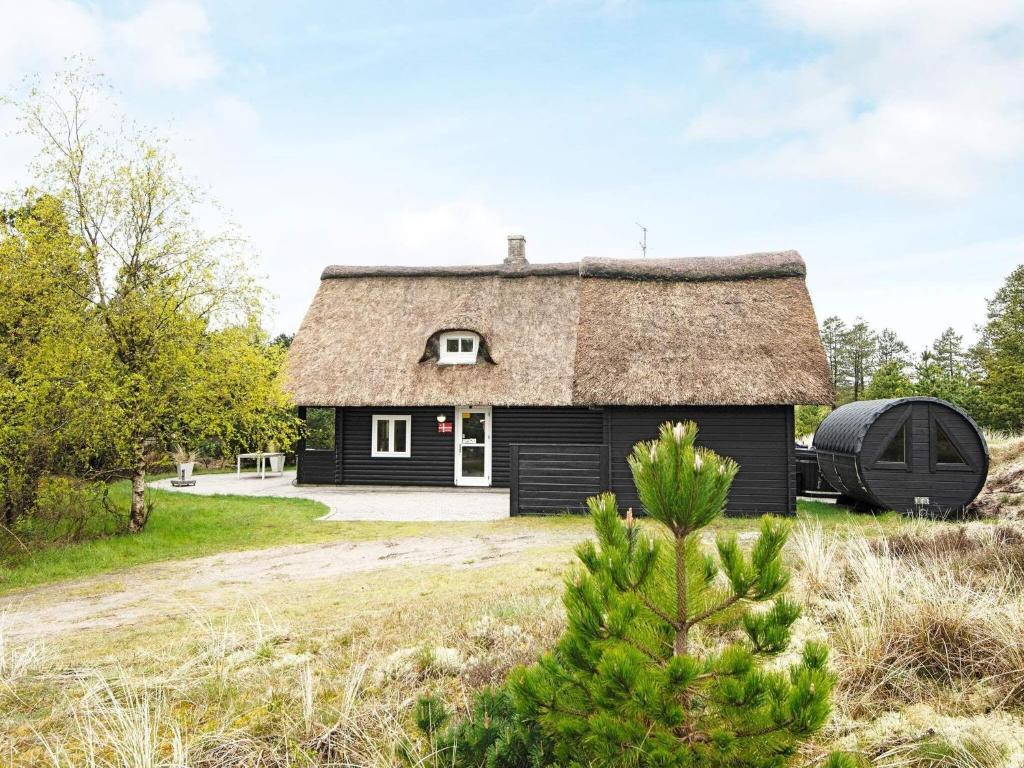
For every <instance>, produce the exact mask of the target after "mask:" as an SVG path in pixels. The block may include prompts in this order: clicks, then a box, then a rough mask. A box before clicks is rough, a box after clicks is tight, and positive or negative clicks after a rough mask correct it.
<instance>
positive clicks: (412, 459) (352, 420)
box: [341, 407, 455, 485]
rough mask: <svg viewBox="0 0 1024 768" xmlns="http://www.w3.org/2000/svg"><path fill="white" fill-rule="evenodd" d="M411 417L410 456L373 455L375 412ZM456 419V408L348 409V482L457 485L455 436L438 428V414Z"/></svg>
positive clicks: (344, 451) (344, 455)
mask: <svg viewBox="0 0 1024 768" xmlns="http://www.w3.org/2000/svg"><path fill="white" fill-rule="evenodd" d="M387 414H394V415H403V416H411V417H412V424H411V435H412V442H411V444H410V448H411V450H410V454H411V455H410V456H408V457H406V458H392V457H386V456H371V455H370V447H371V443H370V440H371V433H372V422H373V416H374V415H387ZM439 414H444V416H445V418H446V419H447V420H448V421H449V422H453V421H454V419H455V409H454V408H438V407H432V408H345V409H344V420H343V422H344V428H343V430H342V432H341V434H342V440H341V467H342V476H343V478H344V480H343V482H344V483H345V484H349V483H353V484H362V485H454V484H455V436H454V434H453V433H452V432H438V431H437V417H438V415H439Z"/></svg>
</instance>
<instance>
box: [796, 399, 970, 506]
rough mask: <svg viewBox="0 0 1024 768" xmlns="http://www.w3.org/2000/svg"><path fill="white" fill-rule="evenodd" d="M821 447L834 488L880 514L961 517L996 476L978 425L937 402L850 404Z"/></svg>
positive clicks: (832, 420) (831, 420)
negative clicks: (988, 479)
mask: <svg viewBox="0 0 1024 768" xmlns="http://www.w3.org/2000/svg"><path fill="white" fill-rule="evenodd" d="M814 447H815V449H816V450H817V452H818V466H819V468H820V469H821V472H822V474H823V475H824V477H825V479H826V480H827V481H828V483H829V484H830V485H831V486H832V487H833V488H835V489H836V490H837V491H839V492H840V493H841V494H843V495H845V496H848V497H850V498H852V499H855V500H857V501H859V502H861V503H863V504H865V505H867V506H870V507H874V508H878V509H894V510H898V511H903V512H924V513H928V514H932V515H948V514H956V513H958V512H961V511H962V510H963V509H964V507H966V506H967V505H968V504H970V503H971V501H973V500H974V498H975V496H977V495H978V492H979V491H980V490H981V488H982V486H983V485H984V484H985V478H986V477H987V475H988V464H989V457H988V445H987V443H986V442H985V437H984V436H983V435H982V433H981V430H980V429H979V428H978V425H977V424H975V423H974V420H973V419H971V417H970V416H968V415H967V414H966V413H965V412H964V411H962V410H961V409H960V408H958V407H957V406H955V405H953V404H952V403H948V402H946V401H945V400H938V399H936V398H932V397H904V398H897V399H892V400H862V401H859V402H855V403H849V404H847V405H844V406H842V407H840V408H837V409H836V410H835V411H833V412H832V413H831V414H830V415H829V416H828V418H826V419H825V421H823V422H822V423H821V426H819V427H818V431H817V432H816V433H815V435H814Z"/></svg>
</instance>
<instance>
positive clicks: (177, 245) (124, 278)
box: [17, 72, 269, 531]
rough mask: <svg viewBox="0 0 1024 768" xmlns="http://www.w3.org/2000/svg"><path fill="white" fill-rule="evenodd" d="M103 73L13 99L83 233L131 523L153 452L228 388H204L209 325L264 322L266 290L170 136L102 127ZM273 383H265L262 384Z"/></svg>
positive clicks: (56, 194)
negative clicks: (208, 215)
mask: <svg viewBox="0 0 1024 768" xmlns="http://www.w3.org/2000/svg"><path fill="white" fill-rule="evenodd" d="M105 95H106V94H105V90H104V87H103V83H102V81H100V80H98V79H96V78H93V77H90V76H89V75H86V74H83V73H82V72H72V73H70V74H67V75H64V76H62V77H60V78H59V79H58V80H57V81H56V82H55V83H54V85H53V86H52V87H48V88H38V87H37V88H33V89H32V90H31V91H30V92H29V93H28V95H27V97H26V98H25V99H24V100H23V101H21V102H18V103H17V107H18V109H19V113H20V117H21V122H22V127H23V129H24V131H25V132H26V133H27V134H28V135H30V136H32V137H34V138H35V139H37V140H38V142H39V144H40V154H39V156H38V159H37V161H36V162H35V164H34V165H33V168H32V170H33V173H34V176H35V179H36V183H37V184H38V186H39V187H40V188H42V189H45V190H46V191H47V192H48V193H49V194H50V195H51V196H52V197H53V198H54V199H55V200H57V201H58V202H59V204H60V205H61V207H62V209H63V213H64V217H65V219H66V221H67V224H68V227H69V229H70V234H71V236H72V237H73V238H74V239H75V241H76V242H77V243H78V248H79V251H80V255H81V261H82V284H81V285H79V286H75V287H74V290H75V291H76V295H77V296H78V298H79V299H80V300H81V301H82V302H83V303H84V304H85V305H86V307H87V310H86V311H87V312H88V313H89V314H90V316H91V317H92V318H93V319H94V321H95V326H96V327H97V328H98V329H99V330H100V333H101V337H102V343H103V344H105V345H106V346H107V347H108V349H109V352H110V355H111V360H112V365H111V369H110V377H111V378H112V385H113V391H114V392H115V393H116V394H115V396H114V400H115V402H114V403H113V406H114V407H115V408H116V409H117V411H118V413H119V415H120V418H119V430H118V433H117V435H116V440H115V444H114V445H112V446H111V450H112V451H113V452H114V453H115V454H116V455H117V457H118V460H119V461H120V463H121V465H122V468H123V470H124V472H125V474H126V475H127V476H128V477H130V479H131V488H132V491H131V509H130V521H129V527H130V530H132V531H139V530H141V529H142V528H143V527H144V526H145V523H146V516H147V512H146V504H145V479H146V472H147V469H148V468H149V466H150V464H151V462H152V460H153V459H154V458H155V457H156V456H158V455H160V456H161V458H162V455H161V454H159V453H158V452H159V451H160V450H161V448H162V447H163V446H164V445H166V443H167V442H168V441H169V440H172V439H175V438H176V437H178V436H180V435H178V434H176V432H180V431H181V429H182V420H183V417H182V413H183V412H186V414H188V412H189V409H193V410H192V411H191V413H190V414H188V420H189V421H190V422H191V423H193V424H194V423H197V422H201V421H203V420H204V418H205V417H206V416H216V411H215V410H211V409H210V408H206V409H205V410H204V412H203V413H204V415H203V416H202V417H201V416H200V415H199V414H198V413H197V412H196V411H195V410H194V409H195V408H197V407H198V403H199V402H200V401H205V402H207V403H210V402H216V401H217V400H218V399H220V400H221V401H223V400H224V398H218V397H216V396H213V397H211V396H210V393H209V392H205V391H200V389H199V387H200V386H201V383H202V382H203V381H208V380H210V377H209V376H207V375H204V374H203V366H204V364H205V363H206V362H207V361H208V356H207V353H208V352H209V349H210V333H211V332H215V331H216V330H217V329H218V328H227V327H246V328H252V329H255V328H257V327H258V324H259V320H260V314H261V292H260V290H259V289H258V287H257V285H256V283H255V282H254V281H253V279H252V278H251V277H250V276H249V273H248V271H247V270H246V269H245V265H244V262H243V258H242V257H243V253H244V248H243V246H244V243H243V242H242V241H241V239H240V238H239V237H237V236H236V235H234V234H233V233H232V232H230V231H223V232H215V233H210V232H208V231H206V229H205V228H204V227H202V226H200V224H199V222H198V221H197V217H198V212H199V211H201V210H205V208H204V207H206V206H209V201H208V200H207V199H206V198H205V197H204V195H203V194H202V193H201V192H200V190H199V189H198V188H197V187H196V185H195V184H193V183H192V182H190V181H189V180H188V179H187V178H186V177H185V175H184V174H183V172H182V170H181V169H180V168H179V166H178V165H177V163H176V161H175V159H174V157H173V156H172V154H171V153H170V152H169V151H168V148H167V146H166V144H165V142H164V141H162V140H161V139H159V138H154V137H153V136H151V135H150V134H149V133H147V132H143V131H140V130H139V129H137V128H135V127H133V126H131V125H130V124H128V123H127V122H126V121H123V120H121V121H120V122H119V123H118V125H117V126H116V127H115V128H107V127H105V126H107V125H109V124H110V121H109V120H103V119H101V117H102V116H101V114H100V110H99V108H98V105H101V104H104V103H105V101H104V97H105ZM267 391H268V392H269V390H267Z"/></svg>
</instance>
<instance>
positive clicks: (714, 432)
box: [299, 406, 796, 515]
mask: <svg viewBox="0 0 1024 768" xmlns="http://www.w3.org/2000/svg"><path fill="white" fill-rule="evenodd" d="M374 414H403V415H405V414H407V415H410V416H412V455H411V456H410V457H409V458H373V457H371V456H370V431H371V418H372V416H373V415H374ZM438 414H444V415H445V416H446V417H447V419H448V420H453V419H454V416H455V409H454V408H442V407H430V408H422V407H419V408H393V407H386V408H385V407H382V408H344V409H342V408H339V409H337V416H336V418H337V425H338V428H337V435H338V438H339V439H338V441H337V442H338V451H337V455H336V456H335V457H334V459H333V460H332V458H331V453H330V452H323V451H305V450H302V446H301V445H300V451H299V482H302V483H345V484H349V483H351V484H374V485H425V486H451V485H453V484H454V479H455V436H454V434H453V433H450V432H449V433H440V432H438V431H437V415H438ZM685 419H692V420H694V421H696V422H697V425H698V426H699V427H700V434H699V437H698V441H699V443H700V444H702V445H705V446H707V447H709V448H712V449H714V450H715V451H718V452H719V453H721V454H723V455H726V456H731V457H732V458H734V459H735V460H736V461H738V462H739V463H740V472H739V474H738V476H737V478H736V481H735V483H734V484H733V490H732V493H731V494H730V497H729V505H728V509H727V511H728V513H729V514H733V515H754V514H761V513H766V512H771V513H776V514H785V513H788V512H792V511H793V510H794V509H795V488H796V481H795V461H794V456H793V409H792V407H790V406H723V407H679V408H675V407H662V408H626V407H612V408H607V409H586V408H499V407H495V408H493V409H492V425H491V439H492V448H491V452H492V453H491V456H492V484H493V485H494V486H495V487H499V488H507V487H509V483H510V474H509V469H510V462H511V455H510V454H511V451H510V445H511V444H519V445H521V446H525V445H530V444H544V445H551V444H560V445H567V444H577V445H578V444H586V445H591V446H593V447H594V448H593V449H591V450H597V447H598V446H600V445H602V444H604V445H607V446H608V465H609V466H608V468H607V473H606V474H607V477H608V478H609V481H610V482H609V483H608V484H609V485H610V486H611V490H614V491H615V492H616V494H617V495H618V497H619V503H620V505H621V506H623V507H627V506H633V507H636V508H637V509H639V499H637V497H636V492H635V489H634V488H633V480H632V475H631V474H630V471H629V466H628V465H627V463H626V457H627V456H628V455H629V453H630V452H631V451H632V449H633V446H634V445H635V444H636V443H637V442H639V441H641V440H650V439H652V438H654V437H655V436H656V435H657V432H658V427H659V425H661V424H662V423H663V422H665V421H678V420H685ZM520 450H523V449H522V448H521V449H520ZM590 471H591V470H589V469H588V470H587V472H590ZM587 478H588V479H587V480H585V482H584V483H583V484H584V485H585V486H586V487H585V488H584V489H583V490H585V491H587V493H586V495H590V494H589V491H590V489H591V487H592V486H591V485H590V484H588V483H589V482H590V479H589V478H590V475H589V474H588V475H587ZM598 490H603V489H601V488H598ZM582 498H585V496H583V497H581V498H579V499H577V501H582ZM555 500H556V499H549V501H552V502H553V501H555ZM558 500H560V497H559V499H558ZM567 501H571V499H567ZM569 506H570V505H569V504H568V503H567V504H566V505H563V507H562V508H563V509H565V508H567V507H569ZM538 511H539V510H538Z"/></svg>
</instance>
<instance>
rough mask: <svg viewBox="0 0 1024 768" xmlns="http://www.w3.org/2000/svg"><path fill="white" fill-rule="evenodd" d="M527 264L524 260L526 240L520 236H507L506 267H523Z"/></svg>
mask: <svg viewBox="0 0 1024 768" xmlns="http://www.w3.org/2000/svg"><path fill="white" fill-rule="evenodd" d="M528 263H529V262H528V261H527V260H526V238H525V237H523V236H522V235H509V236H508V256H506V257H505V266H506V267H512V268H515V267H525V266H526V265H527V264H528Z"/></svg>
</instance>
